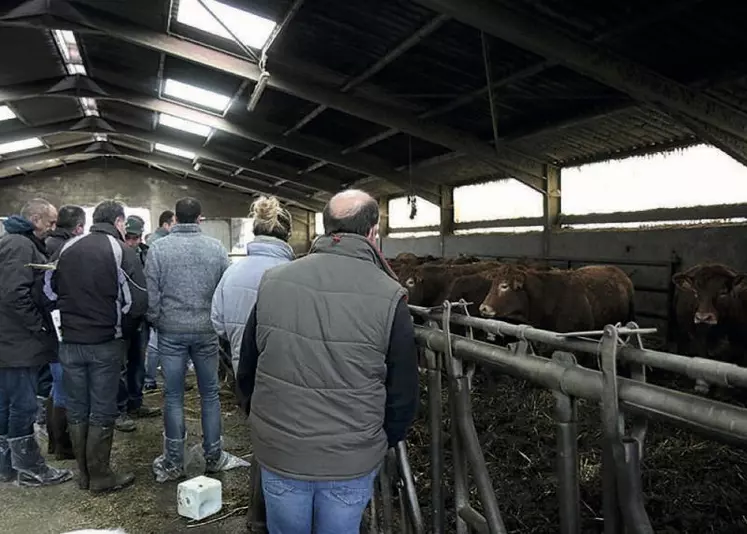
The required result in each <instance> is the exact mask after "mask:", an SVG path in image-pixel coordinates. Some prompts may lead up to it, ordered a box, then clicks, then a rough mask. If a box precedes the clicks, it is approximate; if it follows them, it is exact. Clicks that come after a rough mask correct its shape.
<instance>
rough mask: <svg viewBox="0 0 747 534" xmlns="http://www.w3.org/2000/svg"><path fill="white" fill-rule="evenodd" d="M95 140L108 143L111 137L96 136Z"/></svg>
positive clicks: (104, 135)
mask: <svg viewBox="0 0 747 534" xmlns="http://www.w3.org/2000/svg"><path fill="white" fill-rule="evenodd" d="M93 140H94V141H99V142H103V141H108V140H109V137H108V136H107V135H106V134H94V136H93Z"/></svg>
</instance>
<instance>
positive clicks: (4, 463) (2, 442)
mask: <svg viewBox="0 0 747 534" xmlns="http://www.w3.org/2000/svg"><path fill="white" fill-rule="evenodd" d="M16 476H18V475H17V473H16V471H15V469H13V466H12V465H11V463H10V445H8V437H7V436H0V482H12V481H14V480H15V479H16Z"/></svg>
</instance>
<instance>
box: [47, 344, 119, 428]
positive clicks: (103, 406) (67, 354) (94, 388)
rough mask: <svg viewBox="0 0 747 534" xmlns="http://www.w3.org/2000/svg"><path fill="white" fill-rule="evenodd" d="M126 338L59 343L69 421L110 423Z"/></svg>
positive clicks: (114, 413) (115, 411) (114, 405)
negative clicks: (98, 341)
mask: <svg viewBox="0 0 747 534" xmlns="http://www.w3.org/2000/svg"><path fill="white" fill-rule="evenodd" d="M126 348H127V347H126V342H125V341H124V340H122V339H116V340H113V341H109V342H107V343H100V344H98V345H77V344H74V343H60V351H59V354H60V363H61V364H62V384H63V387H64V388H65V395H66V396H67V419H68V421H69V422H70V424H73V425H74V424H80V423H84V422H86V421H88V422H89V423H90V424H91V425H93V426H104V427H108V426H112V425H113V424H114V421H115V420H116V419H117V416H118V415H119V411H118V410H117V388H118V386H119V374H120V369H121V368H122V361H123V360H124V356H125V350H126Z"/></svg>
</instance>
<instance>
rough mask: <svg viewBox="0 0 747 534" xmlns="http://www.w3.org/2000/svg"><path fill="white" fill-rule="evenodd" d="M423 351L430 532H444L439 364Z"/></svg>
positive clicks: (429, 352) (439, 533)
mask: <svg viewBox="0 0 747 534" xmlns="http://www.w3.org/2000/svg"><path fill="white" fill-rule="evenodd" d="M423 352H424V353H425V361H426V367H427V369H428V427H429V428H430V431H431V446H430V457H431V532H432V534H444V527H445V523H444V494H443V471H444V451H443V428H442V421H443V402H442V399H441V392H442V387H441V368H440V367H441V366H440V365H439V360H440V359H439V357H438V355H436V353H435V352H433V351H431V350H426V351H423Z"/></svg>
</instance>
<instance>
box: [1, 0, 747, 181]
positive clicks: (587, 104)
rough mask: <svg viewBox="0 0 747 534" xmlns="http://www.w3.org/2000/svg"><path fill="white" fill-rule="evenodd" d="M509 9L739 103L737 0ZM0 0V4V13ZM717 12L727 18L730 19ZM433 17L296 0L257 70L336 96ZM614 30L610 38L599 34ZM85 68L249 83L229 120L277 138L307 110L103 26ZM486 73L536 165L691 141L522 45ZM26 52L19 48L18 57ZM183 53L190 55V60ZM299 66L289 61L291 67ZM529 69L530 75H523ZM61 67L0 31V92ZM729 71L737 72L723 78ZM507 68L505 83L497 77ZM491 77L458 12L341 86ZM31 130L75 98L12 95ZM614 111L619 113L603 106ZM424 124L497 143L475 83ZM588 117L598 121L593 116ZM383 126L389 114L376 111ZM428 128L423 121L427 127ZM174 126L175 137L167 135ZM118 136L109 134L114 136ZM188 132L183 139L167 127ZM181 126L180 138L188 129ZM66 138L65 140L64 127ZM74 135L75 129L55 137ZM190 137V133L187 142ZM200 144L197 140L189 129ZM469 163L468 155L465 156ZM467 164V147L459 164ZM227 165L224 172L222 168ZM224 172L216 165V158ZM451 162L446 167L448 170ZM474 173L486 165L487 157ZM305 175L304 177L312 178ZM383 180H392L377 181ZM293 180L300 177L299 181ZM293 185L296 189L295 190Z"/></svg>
mask: <svg viewBox="0 0 747 534" xmlns="http://www.w3.org/2000/svg"><path fill="white" fill-rule="evenodd" d="M222 1H223V2H224V3H227V4H230V5H232V6H235V7H238V8H240V9H246V10H250V11H252V12H255V13H257V14H259V15H261V16H265V17H268V18H271V19H273V20H276V21H280V20H282V19H283V17H284V16H285V14H286V13H287V12H288V10H289V8H290V6H291V4H292V3H293V2H292V0H282V1H279V0H277V1H276V0H222ZM496 1H499V2H501V3H503V4H506V5H509V6H510V7H511V8H514V9H519V10H522V11H523V12H524V13H528V14H531V16H534V17H536V18H537V20H538V21H540V22H542V23H545V24H547V23H550V24H553V25H555V26H556V28H558V29H560V30H562V31H566V32H570V33H572V34H574V35H576V36H578V37H579V38H581V39H587V40H598V39H599V38H600V36H605V35H607V36H608V37H606V38H605V39H601V44H602V45H603V46H604V47H605V49H608V50H611V51H613V52H615V53H617V54H619V55H622V56H625V57H628V58H630V59H631V60H634V61H637V62H638V63H640V64H641V65H645V66H648V67H650V68H654V69H657V70H659V71H660V72H661V73H663V74H665V75H668V76H671V77H672V78H674V79H676V80H679V81H682V82H683V83H698V82H701V83H702V82H703V80H709V79H710V80H718V81H719V83H720V85H719V87H718V88H716V89H712V90H711V94H714V95H717V96H718V97H719V98H720V99H722V100H724V101H726V102H728V103H729V104H730V105H732V106H734V107H735V108H741V110H747V82H745V81H744V79H745V77H743V76H742V74H743V73H747V68H745V66H744V65H742V66H741V67H738V69H739V70H738V71H737V74H739V76H737V79H734V76H731V75H730V76H731V79H721V78H723V77H724V73H725V72H729V71H734V67H735V65H739V63H740V62H742V63H743V62H744V61H745V60H744V59H743V58H742V55H743V54H742V51H743V50H744V49H745V48H746V47H747V32H744V30H743V24H742V21H743V20H744V19H745V18H747V4H742V3H738V4H732V3H727V0H713V1H709V2H705V1H704V0H680V1H677V2H675V1H674V0H667V1H662V2H647V1H645V0H630V1H628V2H598V1H595V0H511V1H509V0H496ZM76 5H77V6H79V8H80V9H81V11H85V10H86V9H89V10H90V8H93V9H94V11H93V12H92V13H96V14H98V15H99V16H107V17H109V18H110V23H112V24H120V23H123V21H124V23H126V24H128V25H137V26H138V27H139V28H140V29H142V30H145V31H147V30H148V29H150V30H152V31H157V32H161V33H163V32H165V31H166V28H167V26H168V24H167V23H168V21H169V19H168V15H169V13H168V10H169V7H170V6H171V15H172V16H173V14H175V13H176V10H177V9H178V6H179V0H174V1H173V2H170V1H169V0H128V1H127V2H122V1H119V0H76ZM0 9H2V8H0ZM724 14H727V15H724ZM436 16H437V14H436V13H434V12H432V11H430V10H428V9H426V8H424V7H422V6H420V5H419V4H417V3H414V2H411V1H410V0H386V1H384V0H382V1H378V2H372V1H371V0H344V1H343V0H315V1H313V2H312V1H310V0H308V1H306V2H304V3H303V5H302V7H301V8H300V10H299V11H298V13H297V15H296V16H295V18H294V19H293V20H292V21H291V22H290V25H289V26H288V28H286V29H285V30H284V32H283V33H282V34H281V37H280V38H279V39H278V40H277V42H276V43H275V45H274V46H273V48H272V49H271V50H270V53H269V56H268V58H269V59H268V63H267V68H268V70H269V72H270V74H271V75H272V74H273V72H276V71H274V69H275V68H276V67H278V66H279V65H281V64H282V65H283V69H285V70H288V69H289V68H290V70H291V73H292V74H294V75H295V76H296V77H298V78H300V79H301V81H303V82H304V83H309V84H312V85H313V84H321V83H322V82H321V81H320V80H321V79H324V85H325V87H326V88H328V89H331V90H335V88H337V87H340V86H342V85H343V84H344V83H345V81H346V80H350V79H351V78H353V77H355V76H358V75H360V74H361V73H363V72H365V71H366V70H367V69H369V68H370V67H371V66H373V65H375V64H377V63H378V62H379V61H381V59H382V58H383V57H385V56H386V55H387V54H388V53H389V52H391V51H392V50H394V49H396V48H397V46H398V45H400V43H402V42H403V41H405V40H406V39H408V38H410V37H411V36H412V35H414V34H415V33H416V32H417V31H418V30H419V29H420V28H422V27H424V26H425V25H426V24H429V23H430V22H431V21H433V20H434V19H435V18H436ZM170 31H171V32H172V33H173V34H175V35H178V36H180V38H185V39H188V40H191V41H193V42H194V41H200V42H202V43H203V44H204V45H205V46H210V47H213V48H218V49H224V50H227V51H229V52H230V53H231V54H233V55H235V56H238V57H246V55H245V53H244V52H243V51H241V50H240V49H239V48H238V47H237V46H235V45H233V44H232V43H231V42H229V41H228V40H225V39H221V38H217V37H215V36H210V35H209V34H206V33H205V32H201V31H199V30H195V29H194V28H189V27H186V26H184V25H180V24H178V23H176V22H175V21H174V19H173V18H172V19H171V24H170ZM610 32H612V33H615V32H616V35H614V36H613V37H609V34H610ZM77 38H78V42H79V44H80V45H81V49H82V53H83V58H84V61H85V66H86V70H87V72H88V73H89V75H90V76H91V77H93V78H94V79H96V80H99V81H101V82H104V83H105V84H110V85H113V86H116V87H119V88H122V89H124V90H125V92H128V91H129V92H131V93H132V94H134V95H146V96H150V97H157V96H158V95H159V90H160V86H161V83H162V81H163V78H164V77H173V78H175V79H179V80H181V81H184V82H187V83H192V84H195V85H198V86H200V87H204V88H207V89H211V90H213V91H216V92H219V93H223V94H227V95H231V96H233V95H234V94H236V92H237V90H238V89H239V88H240V87H242V86H243V91H242V92H241V94H240V96H239V97H238V98H237V99H236V101H235V103H234V105H233V106H232V107H231V109H230V110H229V111H228V112H227V114H226V119H227V120H229V121H231V122H232V123H234V124H236V125H238V126H240V127H242V128H245V129H251V128H252V127H253V124H255V123H256V122H257V121H261V122H262V123H263V127H264V125H270V127H275V128H276V130H277V131H278V132H284V131H286V130H288V129H289V128H291V127H292V126H294V125H295V124H297V123H298V122H299V121H300V120H302V119H303V118H304V117H305V116H306V115H307V114H308V113H310V112H311V111H312V110H314V109H315V108H316V107H317V104H316V103H314V102H311V101H310V100H308V99H304V98H300V97H298V96H292V95H290V94H287V93H284V92H280V91H279V90H277V89H274V88H270V87H268V88H267V89H266V90H265V93H264V95H263V97H262V99H261V101H260V103H259V105H258V106H257V108H256V110H255V111H254V112H253V113H248V112H247V111H246V102H247V99H248V98H249V95H250V94H251V92H252V90H253V88H254V82H253V81H251V80H244V79H241V78H240V77H238V76H234V75H231V74H228V73H226V72H224V71H223V70H221V69H219V68H218V65H199V64H198V63H200V61H198V60H197V58H186V59H183V58H182V59H179V58H176V57H173V56H170V55H169V54H162V53H160V52H158V51H153V50H149V49H146V48H144V47H142V46H136V45H134V44H127V43H125V42H123V41H122V40H117V39H114V38H113V37H112V36H111V35H108V34H104V33H102V34H90V33H86V34H77ZM487 40H488V42H489V44H490V49H491V60H492V65H491V72H492V75H493V78H494V80H498V81H501V80H503V82H502V83H501V87H500V88H499V89H497V90H496V92H495V99H496V105H497V127H498V135H499V137H501V138H502V139H505V140H508V141H507V142H508V143H509V145H510V146H512V147H514V148H515V149H517V150H520V151H522V152H523V153H525V154H528V155H530V156H531V155H533V156H535V157H537V158H539V159H541V160H547V159H549V160H552V161H555V162H558V163H560V164H564V165H570V164H574V163H575V162H579V161H591V160H595V159H601V158H606V157H612V156H614V155H616V154H624V153H627V152H631V151H641V150H656V148H657V147H659V146H661V147H669V146H672V145H676V144H677V143H682V144H687V143H691V142H692V141H693V135H692V133H691V132H690V131H689V130H688V129H687V128H685V127H683V126H681V125H679V124H677V123H676V122H675V121H674V120H673V119H672V118H671V117H669V116H667V115H666V114H664V113H663V112H661V111H659V110H658V109H654V108H651V107H649V106H647V105H645V104H644V105H642V104H640V103H635V102H633V101H632V100H631V99H630V97H629V96H627V95H624V94H622V93H621V92H619V91H617V90H615V89H611V88H609V87H606V86H605V85H603V84H600V83H598V82H596V81H594V80H591V79H590V78H588V77H586V76H582V75H580V74H577V73H575V72H572V71H571V70H569V69H567V68H565V67H560V66H556V67H550V68H540V67H537V65H542V64H543V63H546V62H545V61H544V60H543V59H542V58H540V57H538V56H536V55H535V54H533V53H531V52H528V51H525V50H521V49H519V48H517V47H516V46H514V45H512V44H509V43H507V42H505V41H502V40H500V39H496V38H493V37H489V38H488V39H487ZM19 49H22V50H23V53H22V54H20V53H18V50H19ZM192 59H195V60H194V61H193V60H192ZM294 65H295V67H293V66H294ZM289 66H290V67H289ZM527 68H531V70H532V73H531V75H525V76H518V75H517V73H520V72H521V71H523V70H526V69H527ZM64 73H65V70H64V66H63V64H62V62H61V58H60V55H59V53H58V51H57V49H56V46H55V43H54V40H53V39H52V37H51V33H50V32H49V31H42V30H35V29H28V28H17V27H2V31H0V90H1V88H2V86H10V85H14V84H19V83H24V82H29V81H34V80H42V79H49V78H53V77H55V76H61V75H63V74H64ZM732 74H733V73H732ZM507 78H510V81H507ZM485 85H486V74H485V66H484V61H483V56H482V41H481V36H480V33H479V32H478V31H477V30H476V29H474V28H471V27H468V26H466V25H464V24H461V23H459V22H456V21H448V22H445V23H444V24H442V25H441V26H440V27H439V28H438V29H436V30H435V31H433V32H432V33H431V34H430V35H428V36H425V37H424V38H423V39H422V40H420V41H419V42H417V43H414V44H413V46H412V47H411V48H410V49H409V50H407V51H406V52H404V53H403V54H402V55H400V56H399V57H398V58H397V59H396V60H394V61H392V62H391V63H389V64H388V65H386V66H385V67H383V68H382V69H381V70H379V71H378V72H377V73H375V74H374V75H373V76H372V77H371V78H370V79H369V80H366V81H365V82H363V83H362V86H361V87H360V88H359V89H354V90H352V91H350V93H351V94H353V95H355V96H356V97H358V98H361V99H371V98H372V97H371V95H374V94H376V95H377V97H376V98H377V101H382V100H386V101H387V102H389V103H391V106H390V107H392V109H391V111H387V113H393V114H397V113H402V111H401V109H402V108H405V107H406V108H408V109H411V110H417V111H416V112H415V114H418V113H421V112H423V111H429V110H431V111H432V110H438V108H441V107H442V106H448V104H449V103H451V102H454V101H455V99H458V98H460V97H463V96H464V95H468V94H470V93H473V92H480V91H481V90H482V89H483V88H484V87H485ZM12 106H13V108H14V109H15V110H16V111H17V112H18V114H19V116H20V118H21V119H23V121H25V123H27V124H29V125H38V124H45V123H53V122H58V121H62V120H66V119H70V118H74V117H80V116H82V115H81V111H80V109H79V106H78V103H77V102H76V100H75V99H73V98H54V99H51V98H32V99H27V100H22V101H18V102H15V103H13V104H12ZM98 108H99V111H100V113H101V116H102V118H104V119H109V120H112V121H117V122H121V123H124V124H129V125H131V126H133V127H136V128H141V129H143V130H144V131H150V130H151V129H152V127H153V125H154V114H153V113H152V112H150V111H147V110H144V109H141V108H139V107H136V106H133V105H131V104H126V103H123V102H119V101H109V100H103V99H102V100H99V101H98ZM609 110H614V113H611V112H610V111H609ZM428 115H429V118H428V119H427V121H429V122H433V123H437V124H438V125H441V126H448V127H450V128H453V129H456V130H457V132H456V135H457V137H459V136H461V135H469V136H471V137H472V138H478V139H480V140H482V141H483V142H485V143H486V145H487V143H489V142H490V141H492V138H493V132H492V127H493V126H492V119H491V116H490V107H489V103H488V98H487V94H486V92H485V91H482V93H481V94H480V95H479V96H477V97H475V98H472V99H466V101H465V103H463V104H462V105H459V106H455V107H453V109H451V110H450V111H447V112H444V113H436V112H434V113H428ZM595 115H597V118H593V117H594V116H595ZM381 122H386V121H381ZM424 124H425V125H426V127H427V123H424ZM18 129H22V125H21V124H20V123H18V122H17V121H7V122H5V123H0V135H2V134H3V132H7V131H16V130H18ZM387 129H388V127H387V126H384V125H381V124H376V123H374V122H370V121H368V120H364V119H361V118H357V117H354V116H352V115H351V114H348V113H343V112H341V111H337V110H334V109H327V110H325V111H324V112H322V113H321V114H319V115H318V116H317V117H315V118H314V119H313V120H311V121H310V122H308V123H307V124H306V125H305V126H304V127H302V128H301V129H300V131H299V132H297V133H294V134H290V135H289V136H288V140H289V142H290V141H292V140H293V137H294V136H295V135H298V134H300V135H302V136H304V137H305V138H310V139H313V140H318V141H322V142H324V143H326V144H327V145H330V144H331V145H333V146H334V147H335V148H339V150H340V151H342V150H343V149H345V148H347V147H350V146H355V145H357V144H359V143H361V142H362V141H364V140H365V139H366V138H368V137H370V136H375V135H378V134H380V133H381V132H385V131H387ZM169 134H175V132H174V131H172V130H169ZM113 135H114V136H115V137H117V135H116V134H113ZM175 135H182V134H178V133H177V134H175ZM185 135H186V134H185ZM65 136H68V137H65ZM66 138H69V139H73V138H74V137H69V134H63V135H62V136H61V137H58V136H53V137H50V139H49V141H50V142H51V143H57V140H58V139H59V140H60V142H63V141H64V139H66ZM185 139H187V137H185ZM189 139H191V140H194V137H191V138H189ZM128 142H130V143H133V147H134V148H138V149H141V150H148V149H149V146H150V145H149V144H148V143H141V142H134V141H132V140H129V141H128ZM207 146H208V147H209V148H210V149H211V150H221V148H224V149H226V150H230V151H234V152H238V153H241V154H244V155H245V157H246V158H252V157H255V156H257V155H258V154H259V153H260V152H263V149H264V147H265V145H264V144H263V143H256V142H253V141H249V140H246V139H243V138H241V137H237V136H235V135H232V134H229V133H225V132H215V133H214V134H213V136H212V137H211V138H210V139H209V141H208V144H207ZM410 151H412V160H413V162H414V163H417V161H420V160H424V159H428V158H432V157H434V156H440V155H442V154H446V153H448V152H450V149H448V148H447V147H444V146H441V145H434V144H433V143H432V142H429V141H426V140H424V139H419V138H412V139H411V140H410V136H409V135H405V134H397V135H394V136H390V137H389V138H386V139H384V140H382V141H379V142H378V143H375V144H371V145H370V146H368V147H366V148H363V149H362V150H361V151H360V152H361V153H362V155H365V156H368V157H376V158H378V161H379V163H380V164H381V166H382V167H384V168H388V169H391V170H392V172H393V169H394V168H396V167H399V166H402V165H407V164H408V163H409V161H410ZM263 157H264V158H266V159H267V160H268V161H270V162H272V161H276V162H280V163H283V164H284V165H286V166H290V167H292V168H293V169H296V170H297V171H299V172H300V171H302V170H303V169H305V168H308V167H309V166H310V165H312V164H314V163H316V162H317V161H318V159H316V158H313V157H308V156H302V155H298V154H295V153H292V152H290V151H288V150H283V149H282V148H274V149H273V150H271V151H269V152H268V153H267V154H266V155H264V156H263ZM473 159H474V158H473ZM461 160H462V161H463V162H465V161H469V158H468V157H465V158H461ZM451 165H452V166H448V167H447V166H443V167H441V169H440V170H439V169H438V168H437V167H434V170H433V173H432V174H433V176H436V177H437V178H438V181H448V180H449V176H452V177H453V179H454V180H459V181H464V180H468V179H469V172H471V170H472V171H474V172H479V171H480V169H481V167H480V165H473V166H470V165H468V164H466V163H465V164H463V165H462V167H461V168H457V167H454V165H455V163H453V162H452V164H451ZM219 167H221V170H222V171H223V172H231V170H232V169H229V167H230V166H226V165H225V164H223V166H220V165H219ZM223 167H225V168H223ZM452 168H454V169H455V172H453V173H452V172H451V171H450V170H451V169H452ZM482 170H484V166H483V167H482ZM320 173H321V174H323V175H324V176H326V177H333V178H335V179H337V180H339V181H340V182H341V183H349V182H350V181H353V180H356V179H358V178H360V177H362V176H365V175H366V173H365V172H364V171H363V170H360V172H354V171H350V170H348V169H343V168H341V167H337V166H334V165H327V166H326V167H325V168H324V169H323V170H322V171H320ZM312 174H313V173H312ZM373 186H374V187H378V188H380V189H382V190H384V189H386V188H382V187H379V186H380V184H379V185H377V184H373ZM294 187H295V186H294ZM301 190H303V191H306V188H304V187H303V186H301Z"/></svg>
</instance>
